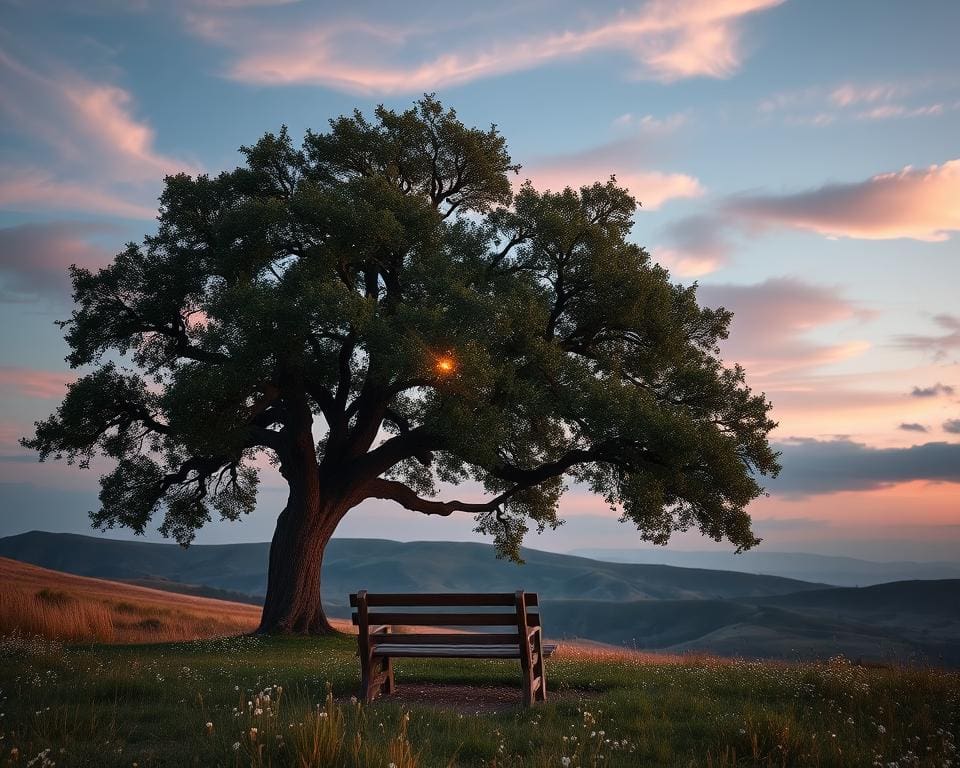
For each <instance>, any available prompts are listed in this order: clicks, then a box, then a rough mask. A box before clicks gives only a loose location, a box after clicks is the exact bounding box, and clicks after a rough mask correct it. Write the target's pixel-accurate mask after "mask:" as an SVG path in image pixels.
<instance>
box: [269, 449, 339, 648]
mask: <svg viewBox="0 0 960 768" xmlns="http://www.w3.org/2000/svg"><path fill="white" fill-rule="evenodd" d="M295 443H296V445H295V447H294V450H293V451H292V453H293V456H292V457H291V461H289V462H287V463H286V464H282V465H281V468H280V471H281V474H283V476H284V478H285V479H286V480H287V483H288V484H289V486H290V495H289V497H288V498H287V506H286V507H285V508H284V510H283V512H281V513H280V517H279V518H277V528H276V530H275V531H274V534H273V541H272V542H271V544H270V567H269V570H268V571H267V596H266V599H265V600H264V603H263V615H262V617H261V619H260V627H259V629H258V630H257V631H258V632H263V633H280V634H300V635H307V634H309V635H323V634H329V633H332V632H335V631H336V630H334V628H333V627H332V626H330V622H328V621H327V617H326V615H325V614H324V612H323V604H322V603H321V601H320V567H321V565H322V563H323V552H324V549H326V546H327V542H329V541H330V538H331V537H332V536H333V532H334V530H335V529H336V527H337V524H338V523H339V522H340V520H341V519H342V518H343V516H344V515H345V514H346V512H347V509H348V508H349V505H348V504H347V503H345V502H344V501H343V500H341V499H339V498H324V495H323V493H322V492H321V486H320V477H319V473H318V471H317V464H316V457H315V455H314V453H313V451H314V448H313V441H312V437H311V435H310V432H309V431H307V432H306V433H305V434H304V435H303V436H302V438H301V439H299V440H296V441H295ZM298 449H299V450H298Z"/></svg>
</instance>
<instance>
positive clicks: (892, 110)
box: [757, 76, 960, 127]
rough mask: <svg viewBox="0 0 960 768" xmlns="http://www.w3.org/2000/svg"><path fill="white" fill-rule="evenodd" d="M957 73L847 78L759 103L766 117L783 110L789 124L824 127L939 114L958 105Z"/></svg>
mask: <svg viewBox="0 0 960 768" xmlns="http://www.w3.org/2000/svg"><path fill="white" fill-rule="evenodd" d="M958 89H960V80H958V79H957V78H955V77H943V76H929V77H921V78H913V79H907V80H895V81H890V82H845V83H840V84H838V85H834V86H830V87H826V86H810V87H807V88H801V89H798V90H793V91H783V92H781V93H776V94H773V95H772V96H769V97H767V98H765V99H763V100H762V101H761V102H760V103H759V104H758V106H757V109H758V111H759V112H760V113H761V114H762V115H764V116H765V117H768V118H769V117H772V116H774V115H775V114H781V115H782V116H783V120H784V122H786V123H787V124H789V125H811V126H818V127H823V126H826V125H830V124H832V123H834V122H836V121H838V120H871V121H876V120H892V119H899V118H917V117H936V116H939V115H942V114H944V113H945V112H949V111H952V110H955V109H958V108H960V102H958V101H956V92H957V91H958Z"/></svg>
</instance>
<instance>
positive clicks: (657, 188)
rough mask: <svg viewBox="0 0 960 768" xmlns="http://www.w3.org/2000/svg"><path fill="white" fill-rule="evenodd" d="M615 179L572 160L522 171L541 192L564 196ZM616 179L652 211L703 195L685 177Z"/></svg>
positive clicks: (632, 174) (636, 174) (628, 174)
mask: <svg viewBox="0 0 960 768" xmlns="http://www.w3.org/2000/svg"><path fill="white" fill-rule="evenodd" d="M613 175H614V173H613V172H612V171H611V170H610V169H607V168H604V167H602V166H592V165H589V164H580V163H579V162H577V160H576V159H571V161H570V162H564V161H563V160H557V161H553V162H551V163H549V164H534V165H532V166H530V167H529V168H524V169H523V170H522V171H521V178H523V179H529V180H530V181H531V182H533V186H534V187H535V188H537V189H538V190H540V191H543V190H547V189H549V190H551V191H554V192H560V191H561V190H563V189H564V188H565V187H572V188H573V189H577V188H579V187H582V186H586V185H590V184H593V183H594V182H595V181H605V180H606V179H608V178H610V177H611V176H613ZM615 175H616V181H617V184H618V185H620V186H622V187H626V188H627V189H628V190H630V194H632V195H633V196H634V197H636V198H637V200H638V201H639V202H640V204H641V206H642V207H643V208H644V209H645V210H648V211H655V210H657V209H658V208H659V207H660V206H661V205H663V204H664V203H665V202H667V201H668V200H673V199H677V198H690V197H698V196H700V195H702V194H703V187H702V186H700V182H699V181H698V180H697V179H695V178H694V177H693V176H687V175H686V174H685V173H662V172H660V171H643V170H636V171H625V172H620V173H617V174H615Z"/></svg>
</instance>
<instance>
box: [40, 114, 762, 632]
mask: <svg viewBox="0 0 960 768" xmlns="http://www.w3.org/2000/svg"><path fill="white" fill-rule="evenodd" d="M241 151H242V152H243V154H244V156H245V159H246V163H245V165H244V166H243V167H240V168H237V169H236V170H234V171H231V172H227V173H221V174H220V175H218V176H216V177H212V178H211V177H209V176H206V175H200V176H197V177H190V176H187V175H183V174H181V175H177V176H170V177H168V178H167V179H166V182H165V189H164V192H163V194H162V196H161V198H160V213H159V226H158V228H157V231H156V234H153V235H149V236H147V237H146V238H145V239H144V241H143V243H142V245H138V244H134V243H130V244H129V245H127V247H126V249H125V250H124V251H122V252H121V253H120V254H118V255H117V256H116V258H115V260H114V261H113V263H111V264H110V265H109V266H107V267H105V268H103V269H101V270H99V271H97V272H91V271H88V270H86V269H82V268H80V267H76V266H74V267H72V268H71V276H72V280H73V292H74V301H75V303H76V308H75V310H74V311H73V313H72V315H71V317H70V318H69V319H68V320H66V321H64V322H63V323H62V326H63V328H64V329H65V331H66V340H67V342H68V343H69V346H70V349H71V352H70V355H69V357H68V358H67V359H68V361H69V363H70V364H71V365H72V366H74V367H77V366H93V370H92V372H90V373H87V374H85V375H83V376H82V377H80V378H79V379H78V380H77V381H76V382H75V383H73V384H72V385H71V386H70V388H69V390H68V393H67V395H66V397H65V399H64V401H63V403H62V404H61V405H60V406H59V408H58V409H57V411H56V413H54V414H53V415H52V416H51V417H50V418H48V419H47V420H45V421H42V422H38V423H37V425H36V432H35V434H34V435H33V436H31V437H29V438H26V439H24V441H23V442H24V445H26V446H29V447H31V448H34V449H36V450H37V451H38V452H39V455H40V458H41V460H42V459H45V458H47V457H49V456H55V457H57V458H66V459H67V460H68V461H70V462H78V463H79V464H80V465H88V464H89V463H90V461H91V459H92V458H93V457H94V456H95V455H97V454H103V455H105V456H107V457H109V458H110V459H112V460H113V461H114V462H115V468H114V469H113V470H112V471H110V472H108V473H107V474H105V475H104V476H103V477H102V478H101V485H102V489H101V492H100V503H101V508H100V509H99V511H97V512H93V513H91V516H92V519H93V522H94V524H95V525H97V526H99V527H101V528H112V527H114V526H125V527H128V528H132V529H133V530H134V531H136V532H138V533H141V532H143V531H144V529H145V528H146V526H147V525H148V523H149V521H150V520H151V519H152V518H153V516H154V515H155V514H157V513H158V512H162V516H163V517H162V521H161V523H160V531H161V532H162V533H163V534H164V535H167V536H171V537H173V538H175V539H176V540H177V541H179V542H180V543H181V544H184V545H186V544H188V543H189V542H190V541H191V539H192V538H193V536H194V533H195V531H196V530H197V529H198V528H200V527H201V526H202V525H203V524H204V523H206V522H207V521H209V520H210V519H211V517H212V515H214V514H216V515H219V516H221V517H222V518H226V519H230V520H236V519H238V518H240V517H241V516H243V515H244V514H246V513H249V512H250V511H251V510H252V509H253V508H254V503H255V498H256V489H257V477H258V473H257V468H256V465H255V464H254V459H255V458H256V457H257V456H258V454H266V455H267V456H268V457H269V459H270V461H271V462H273V463H274V464H275V465H276V466H277V467H278V468H279V471H280V474H281V475H282V476H283V478H284V479H285V480H286V482H287V484H288V485H289V497H288V500H287V504H286V507H285V508H284V509H283V511H282V512H281V513H280V516H279V519H278V520H277V527H276V532H275V534H274V537H273V543H272V545H271V548H270V564H269V581H268V588H267V596H266V602H265V605H264V609H263V619H262V623H261V630H263V631H278V632H326V631H329V630H330V626H329V624H328V622H327V620H326V617H325V616H324V613H323V609H322V606H321V601H320V566H321V561H322V559H323V552H324V548H325V546H326V544H327V542H328V541H329V540H330V537H331V535H332V534H333V532H334V530H335V529H336V527H337V524H338V523H339V522H340V520H341V519H342V518H343V517H344V515H346V514H347V513H348V512H349V511H350V510H351V509H352V508H353V507H355V506H356V505H358V504H359V503H360V502H362V501H363V500H365V499H370V498H375V499H387V500H391V501H394V502H397V503H398V504H400V505H402V506H403V507H406V508H407V509H408V510H414V511H416V512H420V513H423V514H425V515H450V514H454V513H466V514H468V515H473V516H474V518H475V520H476V528H477V530H478V531H480V532H483V533H486V534H489V535H491V536H492V537H493V540H494V542H495V544H496V546H497V548H498V551H499V552H500V553H501V554H503V555H506V556H510V557H514V558H518V557H519V547H520V542H521V540H522V538H523V535H524V534H525V533H526V531H527V530H528V527H529V526H530V525H533V526H536V527H537V528H538V529H540V530H543V528H544V527H545V526H550V527H554V526H556V525H558V524H559V522H560V521H559V519H558V517H557V505H558V502H559V499H560V497H561V494H562V493H563V491H564V490H565V489H566V487H567V484H568V483H569V482H576V483H578V484H581V485H582V486H585V487H588V488H590V489H592V491H593V492H595V493H596V494H599V495H600V496H602V497H603V498H604V499H606V501H607V502H608V503H609V504H610V505H611V506H612V507H614V508H615V509H617V510H618V511H619V512H620V513H621V514H622V519H623V521H624V522H626V523H629V524H631V525H633V526H634V527H635V528H636V529H637V531H638V532H639V536H641V537H642V538H644V539H647V540H652V541H655V542H659V543H663V542H666V540H667V539H668V537H669V536H670V535H671V533H672V532H673V531H677V530H685V529H688V528H691V527H693V528H698V529H699V530H701V531H702V532H703V533H705V534H706V535H708V536H710V537H712V538H714V539H717V540H721V539H727V540H729V541H731V542H732V543H733V544H734V545H736V547H737V548H739V549H746V548H749V547H751V546H753V545H754V544H755V543H756V542H757V539H756V538H755V537H754V535H753V533H752V532H751V528H750V517H749V515H748V514H747V512H746V507H747V505H748V503H749V502H750V501H751V500H753V499H754V498H756V497H757V496H758V495H760V494H761V493H762V492H763V488H762V486H761V485H760V482H759V481H760V479H761V476H762V475H773V474H776V472H777V471H778V465H777V456H776V454H775V453H773V452H772V451H771V449H770V447H769V445H768V442H767V435H768V433H769V431H770V430H771V428H772V427H773V426H774V424H773V422H771V421H770V419H769V418H768V412H769V409H770V404H769V403H768V402H767V401H766V399H765V398H764V397H763V396H762V395H757V394H753V393H752V392H751V391H750V389H749V388H748V387H747V386H746V384H745V382H744V373H743V371H742V370H741V369H740V368H739V367H732V368H731V367H725V366H724V364H723V363H722V361H721V360H720V357H719V352H718V348H717V344H718V341H719V340H721V339H723V338H725V337H726V335H727V328H728V325H729V322H730V317H731V315H730V313H729V312H727V311H726V310H724V309H707V308H703V307H700V306H698V304H697V301H696V295H695V288H694V287H683V286H680V285H677V284H674V283H671V281H670V278H669V275H668V273H667V272H666V271H665V270H664V269H662V268H661V267H659V266H657V265H656V264H654V263H652V262H651V260H650V257H649V255H648V254H647V253H646V252H645V251H644V250H643V249H642V248H641V247H639V246H637V245H635V244H633V243H631V242H629V240H628V239H627V238H628V235H629V232H630V228H631V224H632V217H633V215H634V212H635V209H636V207H637V203H636V201H635V200H634V199H633V198H632V197H631V196H630V194H629V193H628V192H627V191H626V190H624V189H622V188H620V187H618V186H617V184H616V182H615V180H614V179H611V180H609V181H608V182H606V183H596V184H594V185H592V186H587V187H582V188H581V189H579V190H573V189H565V190H563V191H560V192H538V191H536V190H535V189H533V188H532V187H531V186H530V185H529V184H528V185H525V186H523V187H521V188H520V189H519V191H517V192H516V193H512V191H511V181H510V178H509V176H510V175H511V174H514V173H516V171H517V169H518V166H516V165H514V164H512V162H511V159H510V157H509V155H508V154H507V150H506V147H505V143H504V140H503V138H502V137H501V135H500V134H499V133H498V132H497V130H496V128H495V127H491V128H490V129H489V130H478V129H473V128H468V127H466V126H464V125H463V124H462V123H461V122H460V121H459V120H458V119H457V117H456V115H455V114H454V112H453V111H448V110H445V109H444V108H443V107H442V106H441V104H440V103H438V102H437V101H436V100H435V99H434V98H432V97H426V98H424V99H423V100H421V101H420V102H418V103H417V104H416V105H415V106H414V107H413V108H412V109H410V110H408V111H405V112H402V113H397V112H394V111H391V110H387V109H384V108H380V109H378V110H377V111H376V115H375V119H373V120H368V119H367V118H365V117H364V116H363V115H361V114H360V113H359V112H357V113H355V114H354V115H353V116H351V117H341V118H339V119H336V120H333V121H331V123H330V129H329V131H327V132H325V133H313V132H308V133H307V134H306V137H305V139H304V141H303V143H302V146H301V147H300V148H297V147H296V146H295V145H294V144H293V142H292V141H291V140H290V138H289V136H288V134H287V131H286V130H281V131H280V133H279V134H267V135H265V136H264V137H263V138H262V139H260V141H258V142H257V143H256V144H255V145H253V146H251V147H244V148H242V150H241ZM464 481H467V482H469V483H470V485H469V493H468V496H469V498H471V499H472V500H471V501H457V500H442V499H440V498H437V495H438V493H437V489H438V484H441V487H443V488H448V487H449V486H450V485H452V484H457V483H461V482H464ZM358 586H362V585H358Z"/></svg>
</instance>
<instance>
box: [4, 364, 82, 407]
mask: <svg viewBox="0 0 960 768" xmlns="http://www.w3.org/2000/svg"><path fill="white" fill-rule="evenodd" d="M76 378H77V376H76V374H75V373H72V372H69V371H43V370H37V369H35V368H18V367H15V366H8V365H4V366H0V387H2V388H4V389H8V390H11V391H13V392H14V393H15V394H17V395H20V396H22V397H36V398H41V399H56V398H61V397H63V396H64V395H65V394H66V392H67V384H69V383H70V382H71V381H73V380H74V379H76Z"/></svg>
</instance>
